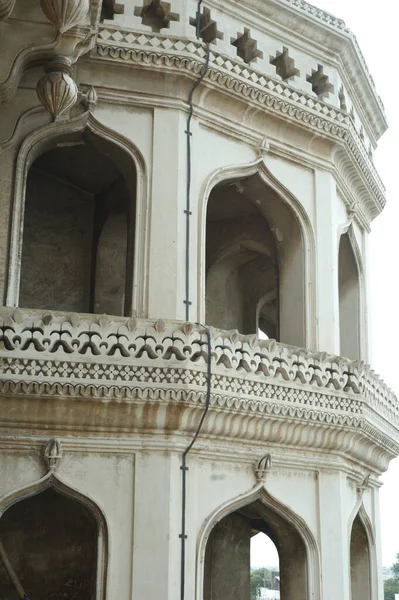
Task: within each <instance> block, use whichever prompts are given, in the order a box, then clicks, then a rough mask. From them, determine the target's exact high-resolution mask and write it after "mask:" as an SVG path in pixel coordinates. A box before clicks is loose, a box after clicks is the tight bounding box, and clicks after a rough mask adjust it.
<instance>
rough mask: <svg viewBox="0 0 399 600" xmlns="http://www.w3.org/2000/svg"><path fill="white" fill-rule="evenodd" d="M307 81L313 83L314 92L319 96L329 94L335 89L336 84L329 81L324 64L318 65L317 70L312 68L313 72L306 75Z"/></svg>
mask: <svg viewBox="0 0 399 600" xmlns="http://www.w3.org/2000/svg"><path fill="white" fill-rule="evenodd" d="M306 81H309V83H311V84H312V90H313V92H314V93H315V94H316V95H317V96H318V97H319V98H322V97H323V96H328V95H329V93H330V92H333V91H334V86H333V85H332V83H330V82H329V80H328V76H327V75H325V73H323V67H322V65H317V71H315V70H314V69H312V74H311V75H307V76H306Z"/></svg>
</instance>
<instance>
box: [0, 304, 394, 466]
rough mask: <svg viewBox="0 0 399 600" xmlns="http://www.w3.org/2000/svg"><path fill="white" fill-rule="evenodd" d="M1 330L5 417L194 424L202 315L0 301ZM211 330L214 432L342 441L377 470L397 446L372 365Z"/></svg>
mask: <svg viewBox="0 0 399 600" xmlns="http://www.w3.org/2000/svg"><path fill="white" fill-rule="evenodd" d="M0 331H1V350H0V364H1V367H0V369H1V380H0V396H1V400H0V403H1V404H2V405H3V407H2V410H1V414H2V418H1V427H2V428H6V429H9V428H10V427H13V428H18V429H20V428H26V427H28V428H29V429H31V428H37V427H39V428H41V427H44V428H48V427H51V428H52V429H54V428H57V429H60V431H68V430H70V429H73V430H74V431H83V432H87V433H89V434H98V433H100V432H104V431H106V432H109V433H117V434H120V433H123V434H129V433H133V432H135V433H137V432H138V431H139V432H144V433H145V432H148V431H153V432H155V431H159V432H162V433H168V434H173V433H178V432H179V430H182V431H183V430H184V431H185V433H186V434H187V435H189V434H190V431H193V430H195V427H196V425H197V422H198V418H199V415H200V414H201V412H202V410H203V408H204V405H205V401H206V389H207V363H208V346H207V336H206V331H205V328H204V327H203V326H200V325H196V324H193V323H183V322H172V321H167V322H165V321H163V320H158V321H155V322H154V321H149V320H141V319H140V320H138V319H135V318H130V319H129V318H122V317H120V318H117V317H115V318H114V317H108V316H105V315H103V316H100V317H98V316H93V315H78V314H65V313H63V314H62V313H58V314H53V313H50V312H45V313H41V314H40V313H38V312H37V311H36V312H31V311H29V312H27V313H23V312H22V311H21V310H19V309H17V310H15V311H13V312H11V311H10V310H3V311H2V312H1V327H0ZM210 336H211V348H212V358H211V371H212V379H211V397H210V406H211V410H210V413H209V416H208V418H207V420H206V423H205V426H204V433H206V434H207V435H209V436H218V437H222V438H225V439H228V438H230V439H231V438H237V439H242V440H248V441H257V442H258V443H259V441H265V442H267V443H269V444H273V443H277V442H278V443H279V444H281V443H283V444H288V445H291V444H295V446H296V447H301V446H302V447H304V448H306V447H313V448H320V449H327V450H329V451H334V450H336V451H339V452H345V453H347V454H348V455H350V456H352V458H356V459H357V460H365V459H366V457H367V461H368V463H369V464H370V465H371V466H372V467H374V468H375V469H376V470H377V471H379V470H382V469H384V468H386V466H387V464H388V461H389V460H390V459H391V458H392V456H394V455H395V453H397V452H399V447H398V442H397V439H398V432H399V407H398V403H397V399H396V397H395V395H394V394H393V393H392V392H391V391H390V390H389V389H388V388H387V387H386V385H385V384H384V383H383V382H382V381H381V380H380V379H379V377H378V376H377V375H376V374H375V373H374V372H373V371H372V370H371V368H370V367H368V366H367V365H365V364H363V363H362V362H355V361H350V360H348V359H346V358H343V357H338V356H330V355H328V354H326V353H320V352H311V351H308V350H306V349H303V348H295V347H292V346H286V345H284V344H280V343H276V342H275V341H274V340H259V339H258V338H257V336H256V335H251V336H244V335H239V334H238V333H237V332H236V331H220V330H216V329H213V328H211V329H210ZM11 405H12V406H11Z"/></svg>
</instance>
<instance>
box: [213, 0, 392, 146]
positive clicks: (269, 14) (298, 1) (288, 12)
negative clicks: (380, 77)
mask: <svg viewBox="0 0 399 600" xmlns="http://www.w3.org/2000/svg"><path fill="white" fill-rule="evenodd" d="M211 3H212V4H214V5H215V6H217V5H221V0H211ZM227 5H230V8H233V7H234V9H235V10H239V11H241V13H244V12H248V11H251V12H252V14H253V15H254V17H255V18H256V19H258V20H259V19H262V20H263V19H264V20H265V21H267V22H268V23H273V25H276V26H279V27H280V28H281V29H285V30H289V31H295V32H298V31H300V32H301V36H303V38H304V39H306V40H307V44H308V45H310V46H315V47H317V46H318V47H319V48H320V47H323V48H325V49H327V50H328V51H329V52H330V53H334V54H336V56H339V57H340V62H341V63H342V67H343V70H344V71H345V72H346V73H347V75H348V77H347V78H346V80H347V82H348V84H349V86H350V87H351V88H353V90H354V92H355V94H356V96H357V100H358V102H357V103H358V105H359V106H361V107H362V109H363V110H364V114H365V115H366V117H367V120H368V121H369V123H370V124H372V126H373V129H374V137H375V138H376V139H378V138H379V137H380V136H381V135H382V134H383V133H384V131H385V130H386V129H387V121H386V117H385V109H384V105H383V103H382V101H381V98H380V97H379V96H378V94H377V91H376V89H375V84H374V80H373V78H372V76H371V74H370V72H369V70H368V66H367V63H366V61H365V59H364V56H363V53H362V51H361V49H360V47H359V44H358V42H357V39H356V36H355V35H354V34H353V33H352V31H351V30H350V29H349V28H348V27H347V26H346V24H345V22H344V21H343V20H342V19H339V18H336V17H335V16H334V15H332V14H330V13H329V12H327V11H325V10H322V9H320V8H317V7H315V6H313V5H312V4H310V3H308V2H306V1H305V0H262V1H261V2H259V0H246V2H245V4H243V3H239V6H237V2H236V0H230V2H229V1H228V0H227V1H226V0H223V10H226V9H227ZM236 7H237V8H236ZM365 98H367V101H366V104H367V106H365V102H364V99H365Z"/></svg>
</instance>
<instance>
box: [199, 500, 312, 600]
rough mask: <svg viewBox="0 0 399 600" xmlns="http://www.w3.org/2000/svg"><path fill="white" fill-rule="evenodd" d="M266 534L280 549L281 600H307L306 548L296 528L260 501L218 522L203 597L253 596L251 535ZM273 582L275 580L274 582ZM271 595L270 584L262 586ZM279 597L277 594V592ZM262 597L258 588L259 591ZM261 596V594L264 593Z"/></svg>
mask: <svg viewBox="0 0 399 600" xmlns="http://www.w3.org/2000/svg"><path fill="white" fill-rule="evenodd" d="M260 532H262V533H264V534H265V535H266V536H268V538H270V540H271V541H272V543H273V544H274V546H275V547H276V549H277V552H278V556H279V569H280V571H279V575H278V576H276V575H275V577H278V578H279V579H278V584H277V581H274V582H273V584H272V585H273V586H274V587H277V586H278V587H279V590H274V591H275V592H276V591H279V597H281V599H282V600H305V599H307V597H308V596H307V594H308V590H307V558H306V547H305V544H304V541H303V539H302V537H301V536H300V535H299V533H298V531H297V530H296V528H295V527H294V526H293V525H292V524H291V523H290V522H289V521H288V520H287V519H286V518H284V517H282V516H281V515H280V514H278V513H277V512H276V511H275V510H274V509H273V508H272V507H270V506H267V505H266V504H264V503H263V502H261V501H260V500H256V501H254V502H253V503H251V504H249V505H247V506H245V507H242V508H239V509H238V510H236V511H235V512H233V513H231V514H229V515H227V516H226V517H224V518H223V519H221V521H219V522H218V523H217V524H216V525H215V527H214V528H213V530H212V531H211V533H210V535H209V538H208V542H207V545H206V550H205V565H204V587H203V589H204V594H203V599H204V600H242V599H243V598H249V597H250V595H251V588H250V583H251V581H250V572H251V538H252V537H253V536H254V535H258V534H259V533H260ZM271 583H272V582H271ZM260 587H263V588H264V589H262V590H261V594H263V597H264V598H268V597H269V596H268V594H269V592H267V590H268V589H270V588H268V586H267V585H265V586H260ZM274 595H275V596H276V594H274ZM258 598H259V590H258ZM261 598H262V596H261Z"/></svg>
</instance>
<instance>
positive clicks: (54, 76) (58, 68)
mask: <svg viewBox="0 0 399 600" xmlns="http://www.w3.org/2000/svg"><path fill="white" fill-rule="evenodd" d="M45 71H46V75H44V76H43V77H42V78H41V79H40V80H39V82H38V84H37V87H36V92H37V95H38V98H39V100H40V102H41V103H42V104H43V106H44V107H45V108H46V109H47V110H48V111H49V112H50V113H51V114H52V115H53V117H54V119H57V118H58V117H59V116H60V115H62V113H64V112H65V111H66V110H68V109H69V108H71V107H72V106H73V105H74V104H75V102H76V100H77V98H78V88H77V86H76V83H75V82H74V80H73V79H72V77H71V66H70V61H69V60H68V59H67V58H63V57H62V58H58V59H56V60H53V61H51V62H49V63H48V64H47V65H46V67H45Z"/></svg>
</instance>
